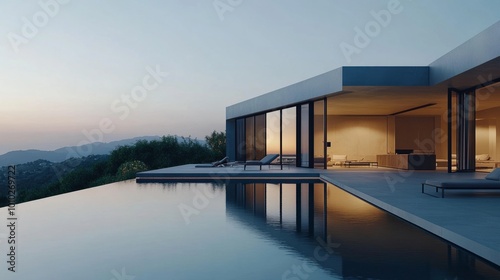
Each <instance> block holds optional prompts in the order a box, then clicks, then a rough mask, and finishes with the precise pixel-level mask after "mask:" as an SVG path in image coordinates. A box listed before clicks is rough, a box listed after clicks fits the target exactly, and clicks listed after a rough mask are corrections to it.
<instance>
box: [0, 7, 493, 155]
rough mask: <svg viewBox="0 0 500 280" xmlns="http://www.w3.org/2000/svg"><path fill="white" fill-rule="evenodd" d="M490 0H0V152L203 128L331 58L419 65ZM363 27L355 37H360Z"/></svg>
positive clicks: (481, 16)
mask: <svg viewBox="0 0 500 280" xmlns="http://www.w3.org/2000/svg"><path fill="white" fill-rule="evenodd" d="M499 10H500V1H498V0H479V1H468V0H461V1H452V0H443V1H431V0H419V1H411V0H400V1H397V0H377V1H374V0H359V1H347V0H345V1H338V0H316V1H305V0H276V1H263V0H253V1H250V0H215V1H213V0H203V1H201V0H147V1H137V0H109V1H97V0H85V1H77V0H36V1H35V0H23V1H12V0H10V1H0V11H1V12H0V14H1V17H0V34H2V40H0V96H1V102H0V131H1V132H0V133H1V134H0V135H1V138H0V139H1V140H0V154H3V153H5V152H8V151H11V150H18V149H42V150H53V149H56V148H60V147H63V146H74V145H79V144H85V143H88V141H89V140H98V141H102V142H110V141H114V140H120V139H124V138H130V137H136V136H146V135H174V134H175V135H181V136H192V137H197V138H201V139H202V138H204V136H205V135H207V134H209V133H210V132H211V131H213V130H217V131H223V130H224V129H225V107H226V106H228V105H232V104H234V103H237V102H240V101H243V100H246V99H248V98H252V97H255V96H257V95H260V94H263V93H266V92H269V91H272V90H275V89H278V88H281V87H284V86H287V85H289V84H292V83H295V82H298V81H300V80H304V79H307V78H309V77H312V76H316V75H319V74H321V73H324V72H326V71H329V70H332V69H335V68H338V67H340V66H344V65H428V64H429V63H430V62H432V61H434V60H435V59H437V58H439V57H440V56H442V55H444V54H445V53H447V52H448V51H450V50H451V49H453V48H455V47H457V46H458V45H460V44H461V43H463V42H465V41H466V40H468V39H470V38H471V37H473V36H474V35H476V34H477V33H479V32H481V31H482V30H484V29H485V28H487V27H488V26H490V25H492V24H493V23H495V22H497V21H498V20H500V13H499V12H498V11H499ZM361 33H363V34H361Z"/></svg>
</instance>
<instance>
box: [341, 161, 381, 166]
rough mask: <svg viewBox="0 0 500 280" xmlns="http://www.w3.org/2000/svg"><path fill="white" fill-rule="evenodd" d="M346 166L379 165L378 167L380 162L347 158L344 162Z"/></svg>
mask: <svg viewBox="0 0 500 280" xmlns="http://www.w3.org/2000/svg"><path fill="white" fill-rule="evenodd" d="M344 166H347V167H351V166H370V167H372V166H377V167H378V162H376V161H354V160H346V161H345V162H344Z"/></svg>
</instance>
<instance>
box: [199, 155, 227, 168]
mask: <svg viewBox="0 0 500 280" xmlns="http://www.w3.org/2000/svg"><path fill="white" fill-rule="evenodd" d="M228 160H229V158H228V157H225V158H223V159H221V160H218V161H214V162H212V163H204V164H198V165H195V166H194V167H223V166H224V164H226V163H227V161H228Z"/></svg>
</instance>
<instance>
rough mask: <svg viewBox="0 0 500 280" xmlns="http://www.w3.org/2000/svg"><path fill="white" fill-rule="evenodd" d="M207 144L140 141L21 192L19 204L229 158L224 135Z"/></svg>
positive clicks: (215, 134) (167, 138) (214, 136)
mask: <svg viewBox="0 0 500 280" xmlns="http://www.w3.org/2000/svg"><path fill="white" fill-rule="evenodd" d="M205 140H206V141H205V144H201V143H200V142H199V141H197V140H193V139H191V138H182V140H177V138H176V137H175V136H163V137H162V138H161V139H160V140H151V141H147V140H139V141H137V142H136V143H135V144H134V145H128V146H120V147H118V148H116V149H115V150H113V151H112V152H111V154H110V155H109V156H107V157H100V158H97V159H94V162H93V164H85V165H82V166H76V167H75V168H74V169H72V171H71V172H69V173H67V174H65V175H64V176H61V177H60V178H58V180H55V181H53V182H52V183H50V184H45V185H42V186H39V187H32V188H23V189H21V190H20V191H19V192H18V194H17V199H16V201H17V203H21V202H26V201H31V200H35V199H41V198H45V197H50V196H54V195H58V194H63V193H67V192H72V191H77V190H82V189H85V188H90V187H94V186H100V185H104V184H108V183H113V182H118V181H122V180H127V179H132V178H135V174H136V173H137V172H141V171H146V170H153V169H159V168H166V167H172V166H177V165H183V164H189V163H204V162H213V161H216V160H219V159H221V158H223V157H224V156H225V153H226V136H225V133H224V132H217V131H213V132H212V133H211V134H210V135H208V136H206V137H205ZM0 204H1V203H0ZM0 207H1V205H0Z"/></svg>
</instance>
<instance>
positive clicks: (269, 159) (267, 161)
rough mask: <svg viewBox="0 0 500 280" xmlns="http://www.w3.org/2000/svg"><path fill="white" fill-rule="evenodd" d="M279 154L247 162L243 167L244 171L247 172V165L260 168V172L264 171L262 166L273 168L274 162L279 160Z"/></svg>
mask: <svg viewBox="0 0 500 280" xmlns="http://www.w3.org/2000/svg"><path fill="white" fill-rule="evenodd" d="M278 156H279V155H278V154H269V155H267V156H265V157H263V158H262V159H261V160H247V161H246V162H245V164H244V165H243V170H246V168H247V165H254V166H259V167H260V168H259V169H260V170H262V165H269V166H271V162H273V160H275V159H277V158H278Z"/></svg>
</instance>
